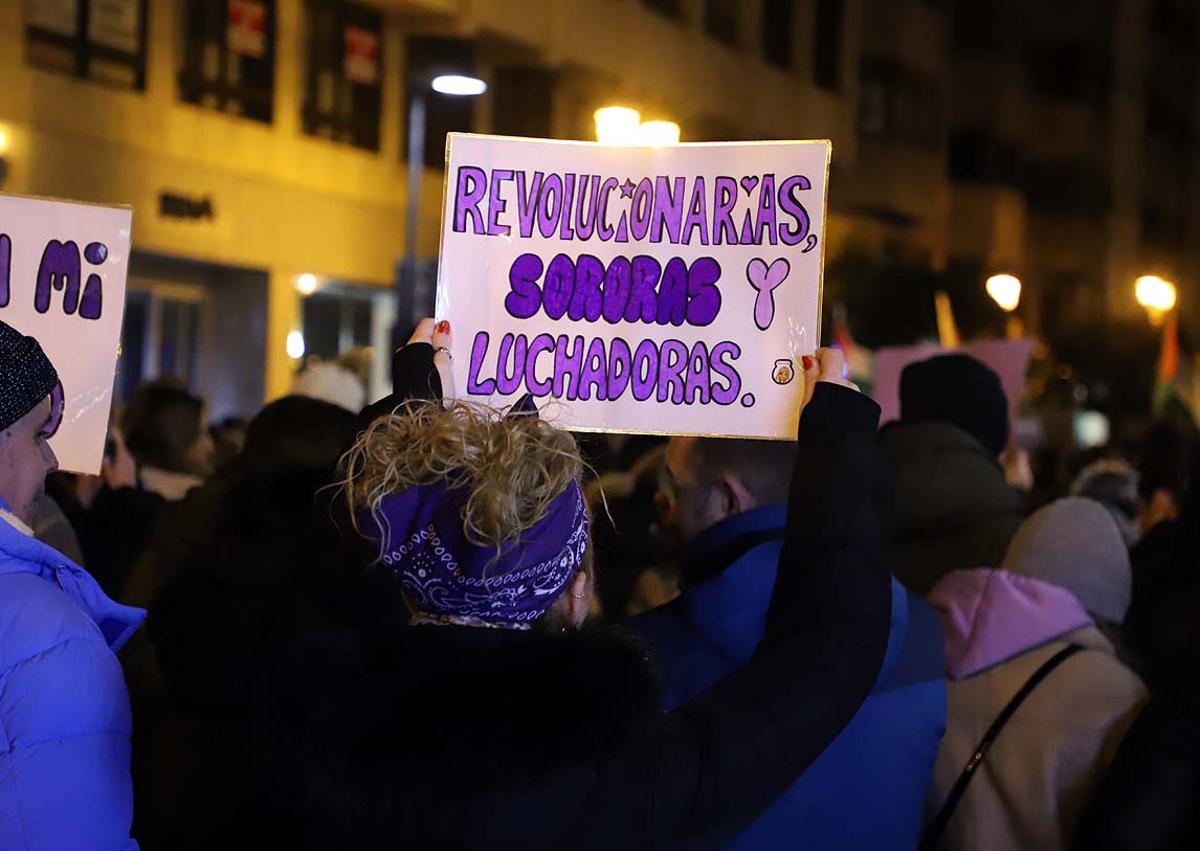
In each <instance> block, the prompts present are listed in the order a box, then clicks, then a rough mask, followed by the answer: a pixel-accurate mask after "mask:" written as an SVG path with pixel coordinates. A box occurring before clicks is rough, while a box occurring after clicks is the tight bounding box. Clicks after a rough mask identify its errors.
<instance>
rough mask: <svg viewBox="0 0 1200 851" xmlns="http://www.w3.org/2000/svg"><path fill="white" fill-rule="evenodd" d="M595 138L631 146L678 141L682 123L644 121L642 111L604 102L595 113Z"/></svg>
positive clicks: (652, 145)
mask: <svg viewBox="0 0 1200 851" xmlns="http://www.w3.org/2000/svg"><path fill="white" fill-rule="evenodd" d="M592 118H593V119H594V120H595V122H596V141H597V142H599V143H600V144H601V145H615V146H619V147H631V146H633V145H647V146H651V147H659V146H662V145H678V144H679V125H678V124H676V123H675V122H674V121H662V120H654V121H642V114H641V113H640V112H638V111H637V110H636V109H633V108H632V107H628V106H604V107H601V108H600V109H597V110H596V111H595V113H593V115H592Z"/></svg>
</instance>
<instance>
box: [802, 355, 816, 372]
mask: <svg viewBox="0 0 1200 851" xmlns="http://www.w3.org/2000/svg"><path fill="white" fill-rule="evenodd" d="M800 361H801V363H803V364H804V368H805V369H812V368H813V359H812V358H810V357H809V356H808V355H804V357H802V358H800Z"/></svg>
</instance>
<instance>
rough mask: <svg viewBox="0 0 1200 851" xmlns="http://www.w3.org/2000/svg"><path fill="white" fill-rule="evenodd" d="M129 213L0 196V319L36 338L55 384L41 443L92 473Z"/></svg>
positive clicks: (107, 388)
mask: <svg viewBox="0 0 1200 851" xmlns="http://www.w3.org/2000/svg"><path fill="white" fill-rule="evenodd" d="M132 219H133V211H132V210H131V209H129V208H127V207H100V206H95V205H90V204H75V203H69V202H65V201H45V200H39V199H33V198H18V197H14V196H7V195H0V320H3V321H4V322H7V323H8V324H9V325H11V326H13V327H14V328H17V329H19V330H20V331H21V332H22V333H24V334H28V335H30V336H32V337H35V338H37V340H38V341H39V342H40V343H41V344H42V348H43V349H44V350H45V352H46V354H47V355H48V356H49V358H50V360H51V361H52V362H53V363H54V366H55V368H56V369H57V370H58V376H59V379H60V380H61V382H62V398H63V417H62V421H61V424H60V425H59V427H58V430H57V431H56V432H55V434H54V436H53V437H52V438H51V439H50V445H51V447H52V448H53V449H54V452H55V454H56V455H57V456H58V462H59V466H60V467H61V468H62V469H64V470H71V471H73V472H78V473H97V472H99V470H100V460H101V458H102V456H103V453H104V440H105V435H106V433H107V430H108V417H109V409H110V408H111V406H112V386H113V375H114V373H115V371H116V362H117V345H118V343H119V342H120V339H121V320H122V317H123V315H124V311H125V277H126V273H127V271H128V264H129V241H130V227H131V224H132Z"/></svg>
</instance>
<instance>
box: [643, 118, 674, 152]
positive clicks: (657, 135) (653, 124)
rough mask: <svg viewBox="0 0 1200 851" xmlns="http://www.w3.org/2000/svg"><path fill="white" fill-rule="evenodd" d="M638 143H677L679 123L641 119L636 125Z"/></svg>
mask: <svg viewBox="0 0 1200 851" xmlns="http://www.w3.org/2000/svg"><path fill="white" fill-rule="evenodd" d="M638 144H639V145H654V146H660V145H678V144H679V125H678V124H676V123H675V122H674V121H643V122H642V123H641V124H640V125H638Z"/></svg>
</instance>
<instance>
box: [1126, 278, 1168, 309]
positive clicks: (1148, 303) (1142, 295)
mask: <svg viewBox="0 0 1200 851" xmlns="http://www.w3.org/2000/svg"><path fill="white" fill-rule="evenodd" d="M1133 292H1134V295H1135V296H1136V297H1137V301H1138V304H1140V305H1141V306H1142V307H1144V308H1146V309H1147V310H1149V311H1150V312H1151V313H1166V312H1167V311H1168V310H1170V309H1171V308H1173V307H1174V306H1175V299H1176V293H1175V285H1174V284H1173V283H1171V282H1170V281H1166V280H1163V279H1162V278H1160V277H1159V276H1158V275H1142V276H1141V277H1140V278H1138V279H1137V280H1136V281H1134V285H1133Z"/></svg>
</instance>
